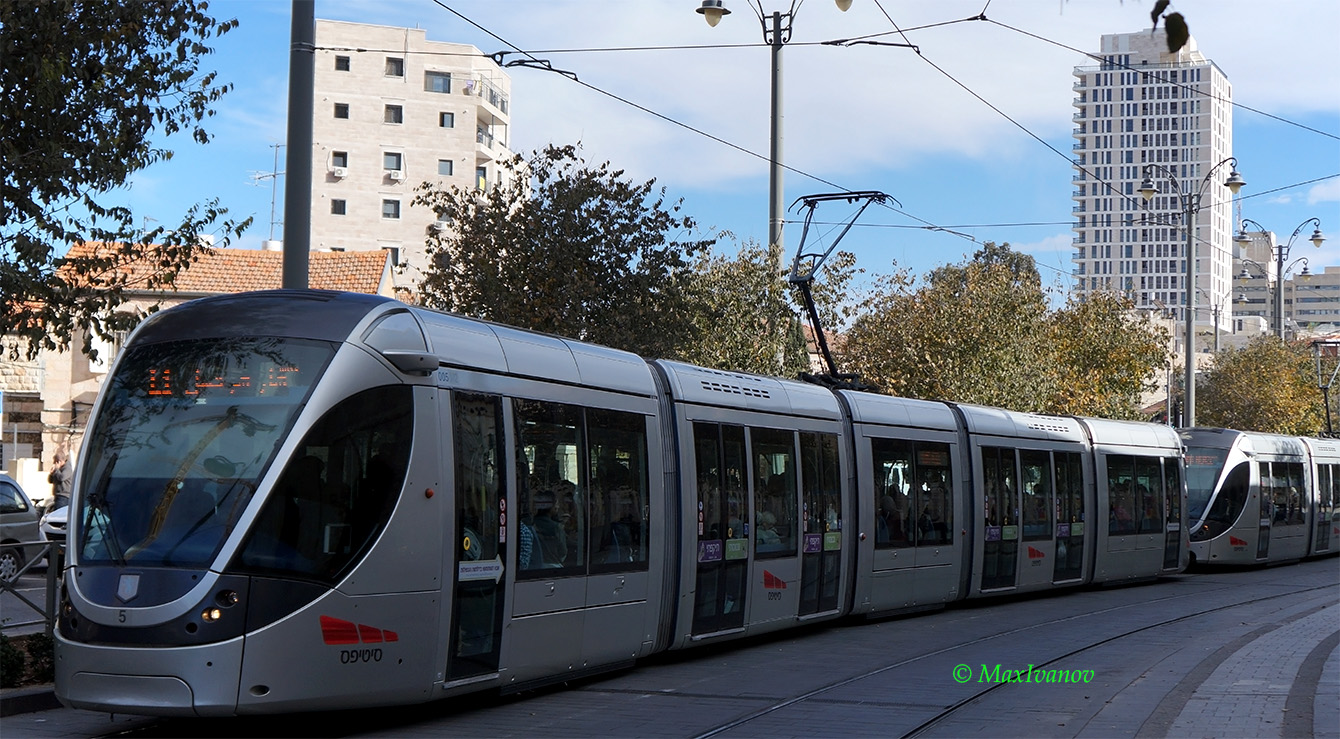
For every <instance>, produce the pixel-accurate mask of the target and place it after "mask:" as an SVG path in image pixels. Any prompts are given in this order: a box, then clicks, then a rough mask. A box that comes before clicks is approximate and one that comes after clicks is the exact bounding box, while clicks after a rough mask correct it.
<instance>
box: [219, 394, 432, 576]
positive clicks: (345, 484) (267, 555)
mask: <svg viewBox="0 0 1340 739" xmlns="http://www.w3.org/2000/svg"><path fill="white" fill-rule="evenodd" d="M413 409H414V406H413V394H412V390H411V388H409V387H408V386H403V385H396V386H390V387H381V388H374V389H372V390H365V391H363V392H361V393H359V394H357V395H354V396H353V397H351V398H348V399H347V400H344V401H342V402H341V403H340V404H339V405H337V406H335V407H334V408H332V409H331V410H330V411H328V412H327V413H326V414H325V415H324V416H322V417H321V419H320V420H318V421H317V422H316V424H314V425H313V426H312V429H311V430H310V431H308V432H307V433H306V434H305V435H304V436H303V439H302V442H301V443H300V444H299V445H298V447H297V449H296V450H295V452H294V454H293V457H292V458H291V461H290V462H289V463H288V465H287V466H285V468H284V472H283V474H281V475H280V477H279V482H278V483H277V484H276V485H275V488H274V491H273V492H272V493H271V495H270V498H269V500H267V501H266V503H265V507H264V508H263V509H262V510H261V513H260V516H259V517H258V518H257V520H256V524H255V526H254V528H253V529H252V531H251V532H250V533H249V534H248V535H247V540H246V542H244V544H243V546H242V550H241V552H240V553H239V554H238V557H237V559H236V560H235V562H236V570H237V571H241V572H250V573H256V574H279V575H289V576H298V577H304V578H310V579H315V580H319V581H322V582H328V583H334V582H335V581H337V580H338V579H339V578H340V577H341V576H343V574H344V573H345V572H346V571H347V570H348V568H349V567H350V566H351V565H352V564H353V563H355V562H357V561H358V559H359V558H360V557H361V556H362V554H363V552H364V551H366V550H367V548H368V547H370V546H371V545H372V542H373V541H374V540H376V538H377V534H379V533H380V532H381V530H382V528H383V527H384V526H385V525H386V521H387V519H389V518H390V515H391V511H392V510H393V509H394V508H395V503H396V501H397V500H398V499H399V496H400V489H401V487H402V486H403V485H404V480H405V472H406V470H407V469H408V467H409V449H410V446H411V442H412V438H411V437H412V436H413V431H414V423H413Z"/></svg>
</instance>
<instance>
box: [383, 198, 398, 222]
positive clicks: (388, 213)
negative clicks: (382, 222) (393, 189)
mask: <svg viewBox="0 0 1340 739" xmlns="http://www.w3.org/2000/svg"><path fill="white" fill-rule="evenodd" d="M382 218H394V219H397V220H399V218H400V201H399V200H394V199H391V198H387V199H386V200H383V201H382Z"/></svg>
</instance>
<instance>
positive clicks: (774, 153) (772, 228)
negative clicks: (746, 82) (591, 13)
mask: <svg viewBox="0 0 1340 739" xmlns="http://www.w3.org/2000/svg"><path fill="white" fill-rule="evenodd" d="M835 2H836V3H837V7H838V10H841V11H843V12H846V10H847V9H848V8H850V7H851V3H852V0H835ZM702 3H703V4H702V6H701V7H699V8H698V13H699V14H701V15H702V16H703V18H704V19H706V20H707V25H709V26H713V27H715V26H716V24H718V23H720V22H721V19H722V18H723V17H725V16H727V15H730V10H729V9H727V8H726V5H725V3H724V2H723V0H702ZM799 5H800V3H799V2H796V0H792V3H791V8H790V10H788V11H787V12H785V13H783V12H781V11H775V12H773V13H767V14H765V13H764V12H763V3H762V2H761V0H751V2H750V3H749V8H750V9H751V10H753V11H754V15H756V16H758V22H759V23H760V24H762V26H763V41H764V43H766V44H767V45H768V46H771V47H772V127H771V131H770V134H769V146H768V158H769V161H770V162H771V169H770V172H769V176H768V242H769V245H772V244H776V245H777V246H778V247H780V246H782V245H783V244H782V225H783V214H784V213H785V212H786V204H785V203H784V202H783V195H782V47H783V46H785V45H786V43H787V42H788V41H790V40H791V22H792V21H793V20H795V17H796V9H797V7H798V6H799Z"/></svg>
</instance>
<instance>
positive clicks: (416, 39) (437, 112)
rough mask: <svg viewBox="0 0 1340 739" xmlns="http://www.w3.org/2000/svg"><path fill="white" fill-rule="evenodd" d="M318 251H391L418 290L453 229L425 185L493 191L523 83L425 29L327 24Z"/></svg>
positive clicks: (317, 139) (317, 142) (319, 132)
mask: <svg viewBox="0 0 1340 739" xmlns="http://www.w3.org/2000/svg"><path fill="white" fill-rule="evenodd" d="M316 47H317V50H316V62H315V64H316V73H315V79H314V83H313V88H314V92H315V98H316V99H315V101H314V105H313V120H312V139H313V150H312V231H311V243H312V249H314V250H356V249H383V250H385V251H388V252H390V253H391V254H392V256H393V259H394V261H395V262H396V263H397V265H403V275H401V276H398V277H397V279H398V280H399V282H398V284H397V286H398V287H403V288H409V289H413V287H414V285H415V284H416V283H417V282H418V281H419V279H421V275H422V272H423V270H424V269H425V267H426V266H427V256H426V253H425V247H424V242H425V240H426V238H427V236H428V234H429V232H430V231H431V230H433V229H440V228H446V227H447V226H448V224H444V223H438V222H437V219H436V216H435V215H434V214H433V213H432V211H431V210H430V209H428V208H426V207H424V206H417V205H413V204H412V201H413V200H414V195H415V188H416V187H417V186H419V185H420V184H422V183H424V182H432V183H434V184H437V185H442V186H452V185H455V186H460V187H475V188H479V189H481V190H483V189H486V188H487V187H489V186H490V185H491V184H492V183H494V182H496V181H497V178H498V176H499V170H498V166H497V164H498V162H499V161H502V160H505V159H509V158H511V157H512V155H513V154H512V151H511V150H510V149H509V148H508V144H509V142H510V140H511V113H510V110H511V102H510V96H511V79H510V78H509V77H508V76H507V74H505V73H504V72H503V71H502V69H501V68H500V67H499V66H498V64H496V63H495V62H494V61H493V60H492V59H491V58H489V57H488V56H487V55H485V54H483V53H482V52H480V50H479V49H477V48H475V47H473V46H470V45H467V44H452V43H443V42H437V41H428V40H427V36H426V32H425V31H424V30H423V29H421V28H395V27H391V26H375V25H368V24H363V23H346V22H342V21H330V20H318V21H317V22H316Z"/></svg>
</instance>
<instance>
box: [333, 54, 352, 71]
mask: <svg viewBox="0 0 1340 739" xmlns="http://www.w3.org/2000/svg"><path fill="white" fill-rule="evenodd" d="M335 71H336V72H348V71H349V57H347V56H337V57H335Z"/></svg>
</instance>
